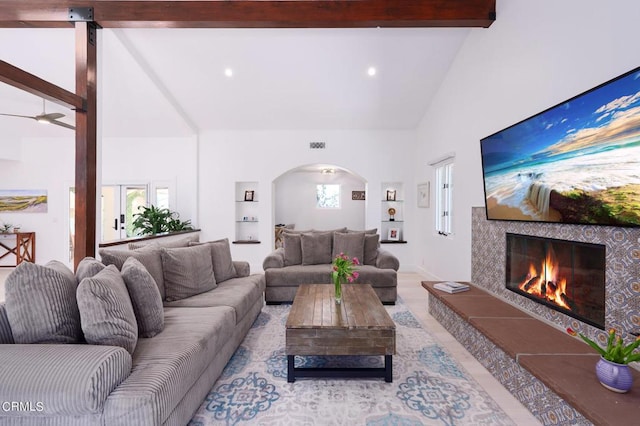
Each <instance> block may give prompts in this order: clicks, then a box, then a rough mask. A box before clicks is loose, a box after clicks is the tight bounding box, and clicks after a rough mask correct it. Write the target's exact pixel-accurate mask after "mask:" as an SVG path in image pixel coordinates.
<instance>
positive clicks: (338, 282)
mask: <svg viewBox="0 0 640 426" xmlns="http://www.w3.org/2000/svg"><path fill="white" fill-rule="evenodd" d="M342 280H343V278H342V277H341V276H340V275H337V274H333V289H334V293H335V297H336V303H337V304H338V305H339V304H341V303H342Z"/></svg>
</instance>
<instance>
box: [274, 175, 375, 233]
mask: <svg viewBox="0 0 640 426" xmlns="http://www.w3.org/2000/svg"><path fill="white" fill-rule="evenodd" d="M319 184H339V185H340V208H339V209H319V208H318V207H317V205H316V204H317V200H316V185H319ZM364 190H365V183H364V182H363V181H362V179H360V178H358V177H356V176H353V175H352V174H350V173H346V172H337V173H333V174H320V172H319V171H318V172H315V173H312V172H306V171H305V172H291V173H287V174H285V175H284V176H282V177H280V178H278V179H277V180H276V185H275V188H274V195H275V223H284V224H295V227H296V229H301V230H304V229H311V228H314V229H320V230H323V229H336V228H342V227H345V226H346V227H348V228H349V229H364V221H365V203H364V202H363V201H358V200H352V199H351V191H364Z"/></svg>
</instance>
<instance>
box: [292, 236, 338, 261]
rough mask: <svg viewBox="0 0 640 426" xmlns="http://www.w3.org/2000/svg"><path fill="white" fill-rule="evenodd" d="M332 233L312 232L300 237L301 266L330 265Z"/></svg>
mask: <svg viewBox="0 0 640 426" xmlns="http://www.w3.org/2000/svg"><path fill="white" fill-rule="evenodd" d="M332 243H333V232H314V233H311V234H302V235H300V246H301V248H302V264H303V265H319V264H323V263H331V246H332Z"/></svg>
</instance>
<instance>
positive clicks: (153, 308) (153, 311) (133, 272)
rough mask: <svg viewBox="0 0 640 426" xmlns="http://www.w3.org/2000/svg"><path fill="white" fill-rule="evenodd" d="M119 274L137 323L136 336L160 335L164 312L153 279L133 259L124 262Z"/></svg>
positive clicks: (140, 264)
mask: <svg viewBox="0 0 640 426" xmlns="http://www.w3.org/2000/svg"><path fill="white" fill-rule="evenodd" d="M121 274H122V279H123V280H124V283H125V285H126V286H127V291H128V292H129V297H130V298H131V305H132V306H133V312H134V313H135V315H136V321H137V322H138V336H140V337H153V336H155V335H156V334H158V333H160V332H161V331H162V330H163V329H164V310H163V308H162V298H161V297H160V291H159V290H158V286H157V285H156V282H155V281H154V279H153V277H152V276H151V274H150V273H149V271H147V270H146V269H145V267H144V266H143V265H142V263H140V262H139V261H138V260H136V259H135V258H133V257H130V258H128V259H127V260H126V261H125V262H124V265H122V271H121Z"/></svg>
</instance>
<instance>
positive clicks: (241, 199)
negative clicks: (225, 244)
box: [233, 181, 260, 244]
mask: <svg viewBox="0 0 640 426" xmlns="http://www.w3.org/2000/svg"><path fill="white" fill-rule="evenodd" d="M235 201H236V212H235V215H236V220H235V222H236V230H235V231H236V232H235V240H234V241H233V243H234V244H260V233H259V231H260V228H259V222H260V220H259V216H258V213H259V212H260V210H259V207H260V199H259V197H258V182H248V181H247V182H236V188H235Z"/></svg>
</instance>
